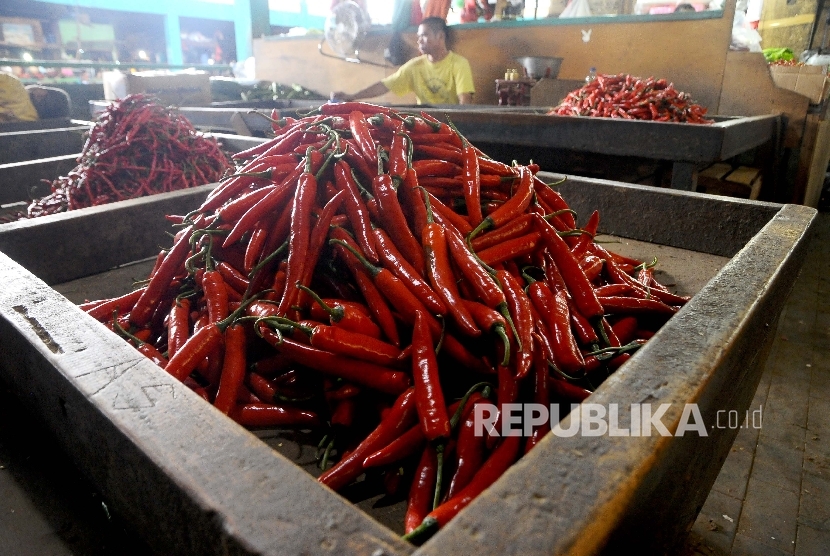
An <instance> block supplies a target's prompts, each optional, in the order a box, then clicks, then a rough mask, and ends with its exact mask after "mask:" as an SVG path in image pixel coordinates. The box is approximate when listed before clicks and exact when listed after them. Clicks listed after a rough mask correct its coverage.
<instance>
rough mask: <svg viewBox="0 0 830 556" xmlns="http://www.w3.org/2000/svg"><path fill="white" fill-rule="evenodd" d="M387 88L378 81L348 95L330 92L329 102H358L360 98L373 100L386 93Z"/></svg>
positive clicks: (340, 92)
mask: <svg viewBox="0 0 830 556" xmlns="http://www.w3.org/2000/svg"><path fill="white" fill-rule="evenodd" d="M388 92H389V88H388V87H387V86H386V85H384V84H383V83H382V82H380V81H378V82H377V83H375V84H373V85H369V86H368V87H366V88H365V89H361V90H360V91H358V92H356V93H354V94H352V95H350V94H348V93H344V92H342V91H332V93H331V95H330V98H331V100H342V101H351V100H359V99H362V98H374V97H379V96H380V95H382V94H385V93H388Z"/></svg>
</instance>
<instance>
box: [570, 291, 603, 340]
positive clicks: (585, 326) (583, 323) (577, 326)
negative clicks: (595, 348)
mask: <svg viewBox="0 0 830 556" xmlns="http://www.w3.org/2000/svg"><path fill="white" fill-rule="evenodd" d="M568 312H569V313H570V315H571V326H572V328H573V330H574V332H576V335H577V337H578V338H579V342H580V343H581V344H582V345H585V346H589V345H593V344H596V343H597V342H599V337H598V336H597V333H596V331H595V330H594V328H593V326H591V323H590V322H589V321H588V319H586V318H585V317H583V316H582V314H581V313H580V312H579V311H578V310H577V309H576V307H574V305H573V302H572V301H570V300H568Z"/></svg>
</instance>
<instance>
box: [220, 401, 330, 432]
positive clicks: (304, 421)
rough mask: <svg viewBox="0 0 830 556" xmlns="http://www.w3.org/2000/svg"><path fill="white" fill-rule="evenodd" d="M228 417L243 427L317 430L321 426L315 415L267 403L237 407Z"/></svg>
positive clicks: (302, 410)
mask: <svg viewBox="0 0 830 556" xmlns="http://www.w3.org/2000/svg"><path fill="white" fill-rule="evenodd" d="M230 417H231V418H232V419H233V420H234V421H236V422H237V423H239V424H240V425H242V426H245V427H288V426H293V427H301V428H317V427H319V426H320V425H321V423H320V418H319V417H318V416H317V415H316V414H315V413H312V412H310V411H306V410H304V409H298V408H295V407H281V406H278V405H271V404H267V403H251V404H246V405H242V406H238V407H237V408H236V409H234V410H233V411H232V412H231V414H230Z"/></svg>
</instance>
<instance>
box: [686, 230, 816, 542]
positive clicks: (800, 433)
mask: <svg viewBox="0 0 830 556" xmlns="http://www.w3.org/2000/svg"><path fill="white" fill-rule="evenodd" d="M814 233H815V235H814V238H813V240H812V242H811V244H810V249H809V253H808V255H807V260H806V261H805V263H804V267H803V268H802V271H801V274H800V276H799V278H798V280H797V281H796V283H795V285H794V287H793V292H792V294H791V295H790V298H789V300H788V301H787V304H786V305H785V307H784V311H783V312H782V314H781V320H780V323H779V326H778V332H777V335H776V338H775V341H774V344H773V348H772V352H771V353H770V356H769V360H768V362H767V367H766V369H765V371H764V375H763V377H762V378H761V383H760V385H759V387H758V391H757V392H756V394H755V399H754V400H753V401H752V405H751V409H752V410H757V409H758V408H759V407H762V408H763V410H762V415H763V421H762V423H761V427H760V429H755V428H752V427H751V426H750V427H749V428H744V429H741V431H740V433H739V434H738V437H737V439H736V440H735V443H734V445H733V446H732V451H731V452H730V454H729V457H728V458H727V459H726V461H725V462H724V465H723V468H722V469H721V472H720V475H718V478H717V481H716V482H715V484H714V486H713V487H712V492H711V493H710V494H709V498H708V499H707V500H706V503H705V504H704V506H703V509H702V510H701V513H700V515H699V516H698V519H697V522H696V523H695V525H694V527H693V529H692V532H691V534H690V536H689V540H688V542H687V550H686V554H688V555H697V554H703V555H707V556H710V555H731V556H745V555H746V556H748V555H753V556H759V555H762V556H766V555H770V556H778V555H784V554H792V555H795V556H808V555H819V554H827V551H828V547H830V357H828V355H830V297H828V294H830V214H819V218H818V221H817V223H816V229H815V232H814Z"/></svg>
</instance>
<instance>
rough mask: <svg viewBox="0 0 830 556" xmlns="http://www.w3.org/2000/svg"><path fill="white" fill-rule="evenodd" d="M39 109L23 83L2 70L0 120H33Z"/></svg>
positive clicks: (0, 75)
mask: <svg viewBox="0 0 830 556" xmlns="http://www.w3.org/2000/svg"><path fill="white" fill-rule="evenodd" d="M37 119H38V118H37V110H35V105H34V104H32V101H31V100H30V99H29V92H28V91H27V90H26V88H25V87H24V86H23V83H21V82H20V80H19V79H17V78H16V77H14V76H13V75H9V74H8V73H2V72H0V122H33V121H35V120H37Z"/></svg>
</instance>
